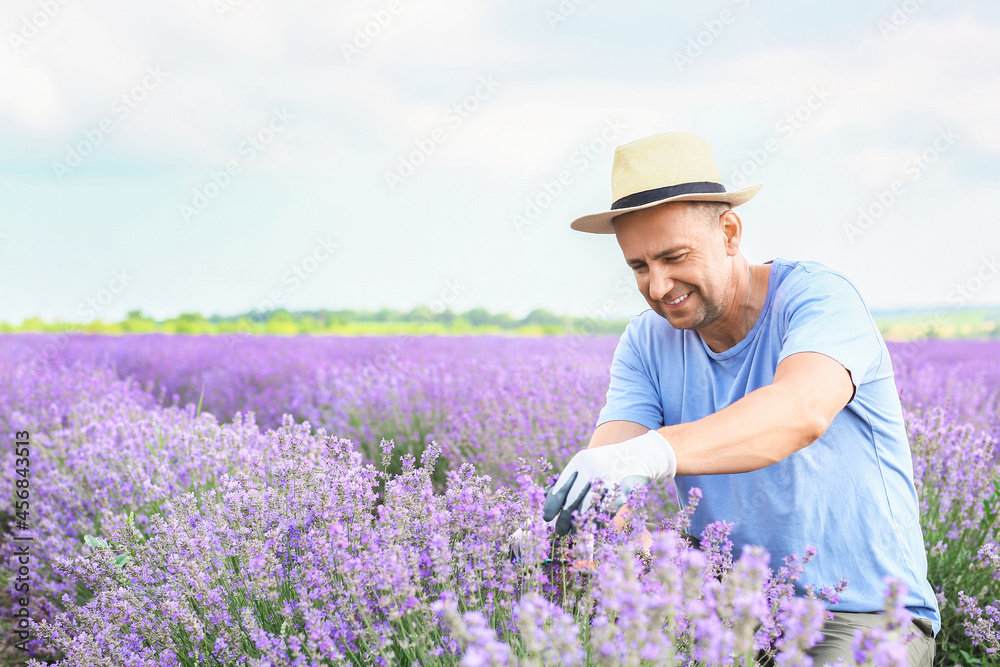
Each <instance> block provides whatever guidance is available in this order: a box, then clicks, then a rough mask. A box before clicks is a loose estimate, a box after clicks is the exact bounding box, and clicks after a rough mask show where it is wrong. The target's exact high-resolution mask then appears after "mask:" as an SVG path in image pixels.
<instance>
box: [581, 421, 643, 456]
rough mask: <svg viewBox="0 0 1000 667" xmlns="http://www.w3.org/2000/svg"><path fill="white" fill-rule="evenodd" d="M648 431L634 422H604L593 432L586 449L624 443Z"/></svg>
mask: <svg viewBox="0 0 1000 667" xmlns="http://www.w3.org/2000/svg"><path fill="white" fill-rule="evenodd" d="M648 430H649V429H648V428H647V427H645V426H643V425H642V424H637V423H635V422H629V421H610V422H604V423H603V424H601V425H600V426H598V427H597V428H596V429H595V430H594V435H593V436H592V437H591V438H590V444H589V445H587V449H592V448H594V447H603V446H604V445H613V444H615V443H617V442H625V441H626V440H629V439H631V438H635V437H638V436H640V435H642V434H643V433H645V432H646V431H648Z"/></svg>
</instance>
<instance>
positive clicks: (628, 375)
mask: <svg viewBox="0 0 1000 667" xmlns="http://www.w3.org/2000/svg"><path fill="white" fill-rule="evenodd" d="M635 323H636V320H633V321H632V322H630V323H629V325H628V327H626V329H625V333H623V334H622V337H621V339H620V340H619V341H618V347H617V348H616V349H615V356H614V359H613V360H612V362H611V383H610V385H609V386H608V393H607V402H606V403H605V404H604V408H602V409H601V413H600V415H599V416H598V417H597V426H600V425H601V424H603V423H605V422H610V421H630V422H636V423H637V424H642V425H643V426H645V427H646V428H649V429H657V428H660V427H661V426H663V406H662V405H661V404H660V392H659V389H658V388H657V385H656V383H655V382H654V381H653V378H652V377H651V376H650V374H649V372H648V371H647V370H646V369H647V365H646V364H644V363H643V361H642V358H641V356H640V354H639V347H638V346H637V345H636V341H635V336H636V331H637V327H636V326H635Z"/></svg>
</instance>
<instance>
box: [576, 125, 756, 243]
mask: <svg viewBox="0 0 1000 667" xmlns="http://www.w3.org/2000/svg"><path fill="white" fill-rule="evenodd" d="M721 181H722V179H721V178H720V177H719V168H718V167H717V166H716V165H715V160H714V159H713V158H712V147H711V146H709V145H708V142H707V141H705V140H704V139H702V138H701V137H699V136H697V135H695V134H690V133H688V132H665V133H663V134H654V135H653V136H651V137H646V138H645V139H638V140H637V141H633V142H632V143H629V144H625V145H624V146H618V147H617V148H616V149H615V160H614V164H613V165H612V167H611V197H612V199H613V203H612V204H611V210H609V211H604V212H603V213H593V214H591V215H585V216H583V217H582V218H577V219H576V220H574V221H573V222H572V223H571V224H570V227H572V228H573V229H575V230H577V231H580V232H590V233H592V234H614V233H615V228H614V225H613V224H612V221H613V220H614V218H615V216H618V215H621V214H623V213H628V212H629V211H638V210H639V209H641V208H649V207H651V206H656V205H657V204H664V203H666V202H668V201H718V202H726V203H728V204H729V205H730V206H739V205H740V204H744V203H746V202H748V201H750V200H751V199H752V198H753V196H754V195H755V194H757V192H758V191H759V190H760V187H761V186H759V185H752V186H750V187H749V188H744V189H742V190H737V191H736V192H726V188H725V186H723V185H722V183H721Z"/></svg>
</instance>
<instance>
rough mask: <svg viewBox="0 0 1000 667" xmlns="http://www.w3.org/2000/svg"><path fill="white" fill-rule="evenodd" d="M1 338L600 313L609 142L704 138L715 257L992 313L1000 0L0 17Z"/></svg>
mask: <svg viewBox="0 0 1000 667" xmlns="http://www.w3.org/2000/svg"><path fill="white" fill-rule="evenodd" d="M0 35H2V40H0V212H2V214H0V286H2V299H0V321H6V322H20V321H21V320H23V319H24V318H27V317H32V316H40V317H42V318H44V319H46V320H57V319H58V320H64V321H76V322H81V321H87V320H90V319H94V318H97V319H101V320H104V321H112V320H116V319H120V318H122V317H124V315H125V313H127V312H128V311H130V310H135V309H141V310H142V311H143V312H144V313H146V314H148V315H151V316H153V317H156V318H166V317H172V316H175V315H177V314H179V313H182V312H201V313H203V314H206V315H211V314H220V315H230V314H236V313H240V312H247V311H254V310H257V311H264V310H268V309H271V308H280V307H284V308H289V309H291V310H299V309H319V308H328V309H338V308H352V309H368V310H375V309H379V308H395V309H400V310H409V309H411V308H415V307H422V306H427V307H431V308H432V309H441V308H444V307H447V308H451V309H452V310H455V311H458V312H461V311H464V310H468V309H470V308H474V307H480V306H481V307H485V308H487V309H489V310H491V311H505V312H509V313H511V314H513V315H515V316H523V315H525V314H527V313H528V312H529V311H530V310H532V309H534V308H546V309H549V310H552V311H554V312H557V313H564V314H573V315H582V316H592V317H595V318H603V317H608V318H611V319H620V318H626V317H629V316H631V315H632V314H634V313H637V312H640V311H641V310H644V309H645V307H646V306H645V302H644V301H643V300H642V298H641V296H640V295H639V293H638V291H637V290H636V288H635V282H634V279H633V277H632V274H631V270H630V269H629V268H628V267H627V266H626V265H625V263H624V260H623V258H622V255H621V250H620V249H619V247H618V245H617V243H616V242H615V239H614V237H613V236H610V235H594V234H583V233H580V232H575V231H572V230H571V229H570V228H569V223H570V222H571V221H572V220H573V219H574V218H576V217H578V216H581V215H584V214H588V213H594V212H599V211H603V210H607V209H608V208H609V207H610V204H611V183H610V174H611V165H612V158H613V154H614V148H615V146H617V145H620V144H624V143H628V142H630V141H634V140H636V139H639V138H642V137H645V136H649V135H652V134H657V133H660V132H668V131H687V132H694V133H696V134H698V135H700V136H702V137H704V138H705V139H706V140H708V142H709V143H710V144H711V146H712V149H713V154H714V157H715V160H716V162H717V164H718V166H719V171H720V173H721V175H722V181H723V183H724V184H725V185H726V187H727V188H728V189H730V190H734V189H739V188H740V187H745V186H747V185H752V184H756V183H761V184H763V188H762V189H761V191H760V194H758V195H757V196H756V197H755V198H754V199H753V200H752V201H751V202H749V203H747V204H744V205H743V206H741V207H739V208H738V209H737V212H738V213H739V214H740V217H741V219H742V220H743V223H744V232H743V252H744V254H745V255H746V257H747V258H748V259H749V260H750V261H751V262H755V263H760V262H765V261H768V260H770V259H773V258H776V257H782V258H786V259H810V260H816V261H820V262H822V263H824V264H827V265H828V266H831V267H833V268H835V269H838V270H840V271H842V272H843V273H844V274H845V275H847V276H848V277H849V278H850V279H851V280H853V281H854V283H855V284H856V285H857V286H858V288H859V290H860V291H861V294H862V295H863V296H864V298H865V299H866V301H867V303H868V305H869V307H870V308H872V309H873V310H888V309H896V308H915V307H934V306H949V307H951V306H985V305H996V304H1000V277H998V274H1000V263H998V259H1000V225H998V224H997V223H998V220H997V218H998V216H997V210H996V208H995V204H994V199H996V196H997V194H998V193H1000V159H998V158H1000V6H998V4H997V3H995V2H992V1H990V0H977V1H964V0H958V1H955V2H948V3H945V2H941V1H940V0H923V1H921V0H906V1H905V2H895V1H893V2H862V1H861V0H847V1H845V2H841V3H830V2H791V1H780V0H712V1H709V2H705V3H680V2H652V1H649V2H628V3H611V2H607V1H606V0H560V1H557V0H548V1H546V0H542V1H541V2H539V1H538V0H511V1H509V2H504V3H497V2H485V1H482V0H463V1H461V2H460V1H458V0H452V1H450V2H449V1H445V0H363V1H335V2H319V1H304V2H279V1H277V0H172V1H169V2H168V1H164V0H160V1H154V2H143V3H130V2H124V1H117V2H112V1H110V0H89V1H88V2H83V1H82V0H5V1H4V3H3V6H2V9H0Z"/></svg>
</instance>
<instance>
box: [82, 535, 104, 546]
mask: <svg viewBox="0 0 1000 667" xmlns="http://www.w3.org/2000/svg"><path fill="white" fill-rule="evenodd" d="M83 541H84V542H86V543H87V545H88V546H91V547H94V548H96V549H109V548H110V546H109V545H108V543H107V542H105V541H104V540H102V539H101V538H99V537H94V536H93V535H84V536H83Z"/></svg>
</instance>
